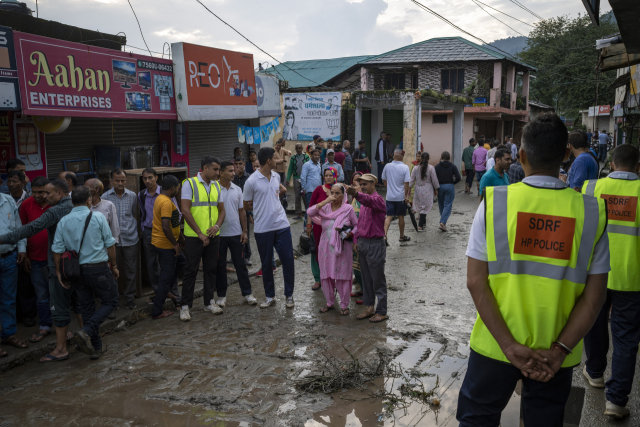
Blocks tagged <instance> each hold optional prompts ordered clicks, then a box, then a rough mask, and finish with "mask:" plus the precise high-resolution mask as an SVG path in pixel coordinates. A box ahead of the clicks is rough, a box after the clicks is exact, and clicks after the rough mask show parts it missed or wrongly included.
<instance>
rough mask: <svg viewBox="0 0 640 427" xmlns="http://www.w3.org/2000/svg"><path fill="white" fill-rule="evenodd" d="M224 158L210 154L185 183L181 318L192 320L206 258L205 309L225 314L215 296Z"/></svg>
mask: <svg viewBox="0 0 640 427" xmlns="http://www.w3.org/2000/svg"><path fill="white" fill-rule="evenodd" d="M219 176H220V160H218V159H217V158H215V157H211V156H206V157H205V158H204V159H202V162H201V164H200V172H198V175H197V176H195V177H193V178H189V179H185V180H184V182H183V183H182V201H181V206H182V216H184V222H185V224H184V236H185V248H184V251H185V256H186V258H187V264H186V267H185V270H184V279H183V281H182V299H181V301H182V309H181V310H180V320H182V321H184V322H187V321H189V320H191V314H190V313H189V308H191V306H192V305H193V290H194V287H195V283H196V275H197V274H198V268H199V267H200V259H202V268H203V273H204V277H203V279H204V280H203V281H204V284H203V293H204V295H203V296H204V305H205V310H207V311H211V312H212V313H213V314H221V313H222V308H221V307H219V306H218V304H216V302H215V300H214V299H213V292H214V290H215V286H216V266H217V264H218V246H219V245H220V236H219V234H220V226H221V225H222V222H223V221H224V217H225V211H224V203H223V202H224V201H223V200H222V191H221V190H220V184H219V183H218V182H216V181H217V180H218V177H219Z"/></svg>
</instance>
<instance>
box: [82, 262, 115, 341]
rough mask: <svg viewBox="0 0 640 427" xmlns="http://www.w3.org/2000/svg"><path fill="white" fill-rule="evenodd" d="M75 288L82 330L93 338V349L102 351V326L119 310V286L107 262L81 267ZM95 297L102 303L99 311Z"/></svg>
mask: <svg viewBox="0 0 640 427" xmlns="http://www.w3.org/2000/svg"><path fill="white" fill-rule="evenodd" d="M73 287H74V289H75V291H76V293H77V294H78V305H79V306H80V314H81V315H82V322H83V323H84V326H83V328H82V330H83V331H85V332H86V333H87V335H89V336H90V337H91V344H92V345H93V348H94V349H96V350H100V349H101V348H102V340H101V339H100V325H101V324H102V322H104V320H105V319H106V318H107V316H109V315H110V314H111V312H112V311H113V310H115V309H116V308H118V285H117V284H116V281H115V280H114V279H113V276H112V275H111V270H110V269H109V266H108V265H107V263H106V262H105V263H104V264H102V265H99V266H96V265H95V264H93V265H86V264H85V265H80V280H78V282H77V283H75V284H74V285H73ZM94 295H95V296H94ZM95 297H98V298H100V302H101V304H100V307H99V308H98V310H96V298H95Z"/></svg>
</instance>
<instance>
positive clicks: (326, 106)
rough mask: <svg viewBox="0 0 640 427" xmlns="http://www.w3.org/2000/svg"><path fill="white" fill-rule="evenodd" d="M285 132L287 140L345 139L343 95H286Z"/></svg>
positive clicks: (327, 93) (330, 93)
mask: <svg viewBox="0 0 640 427" xmlns="http://www.w3.org/2000/svg"><path fill="white" fill-rule="evenodd" d="M282 98H283V100H284V123H283V126H284V130H283V133H282V137H283V138H284V139H286V140H287V141H311V140H313V136H314V135H320V136H321V137H322V138H324V139H333V140H336V141H339V140H341V139H342V138H341V135H340V113H341V111H340V110H341V108H342V93H340V92H317V93H315V92H314V93H285V94H284V95H282Z"/></svg>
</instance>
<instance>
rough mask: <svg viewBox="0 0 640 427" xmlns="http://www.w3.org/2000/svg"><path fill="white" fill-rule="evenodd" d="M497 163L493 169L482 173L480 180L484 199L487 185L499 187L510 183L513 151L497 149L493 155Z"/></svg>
mask: <svg viewBox="0 0 640 427" xmlns="http://www.w3.org/2000/svg"><path fill="white" fill-rule="evenodd" d="M493 158H494V160H495V162H496V164H495V166H494V167H493V168H491V170H489V171H487V173H485V174H484V175H482V179H481V180H480V194H481V195H482V196H483V197H482V198H481V199H480V200H483V199H484V189H485V188H486V187H499V186H501V185H509V175H508V174H507V171H508V170H509V168H510V167H511V153H510V152H509V151H507V150H506V149H503V150H497V151H496V153H495V154H494V156H493Z"/></svg>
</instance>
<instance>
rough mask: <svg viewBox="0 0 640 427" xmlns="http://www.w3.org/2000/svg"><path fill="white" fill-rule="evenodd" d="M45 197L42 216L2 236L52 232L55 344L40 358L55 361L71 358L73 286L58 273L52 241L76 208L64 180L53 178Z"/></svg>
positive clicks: (10, 239)
mask: <svg viewBox="0 0 640 427" xmlns="http://www.w3.org/2000/svg"><path fill="white" fill-rule="evenodd" d="M44 188H45V197H46V199H47V203H48V204H49V205H51V207H50V208H49V209H47V210H46V211H45V212H44V213H43V214H42V216H41V217H40V218H38V219H36V220H35V221H33V222H30V223H29V224H27V225H23V226H22V227H20V228H18V229H17V230H15V231H12V232H11V233H7V234H5V235H3V236H0V243H11V244H14V243H17V242H18V240H21V239H26V238H29V237H31V236H35V235H36V234H38V233H39V232H41V231H42V230H45V229H46V230H47V232H48V234H49V249H48V250H49V253H48V267H49V302H50V304H51V315H52V317H53V322H54V324H55V325H56V341H57V344H56V348H55V349H54V350H53V351H52V352H51V353H49V354H47V355H46V356H44V357H43V358H42V359H40V362H42V363H46V362H55V361H57V360H65V359H68V358H69V353H68V352H67V329H68V328H69V323H70V321H71V310H70V299H71V290H70V289H65V288H63V287H62V285H61V284H60V282H58V277H57V276H56V266H55V264H54V261H53V253H52V252H51V245H53V238H54V237H55V235H56V227H57V226H58V222H59V221H60V219H61V218H62V217H64V216H65V215H67V214H69V212H71V210H72V209H73V203H71V197H69V186H68V185H67V183H66V182H64V181H63V180H61V179H59V178H56V179H52V180H51V182H50V183H49V184H47V185H46V186H45V187H44Z"/></svg>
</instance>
